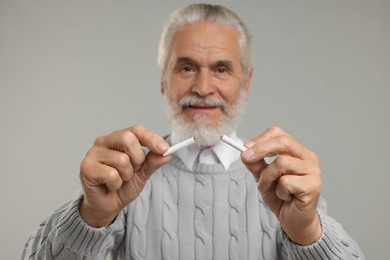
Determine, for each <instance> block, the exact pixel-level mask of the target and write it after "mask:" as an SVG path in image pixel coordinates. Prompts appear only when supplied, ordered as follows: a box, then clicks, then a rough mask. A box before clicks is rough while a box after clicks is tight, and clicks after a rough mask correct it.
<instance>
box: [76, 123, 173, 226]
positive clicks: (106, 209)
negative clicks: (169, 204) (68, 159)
mask: <svg viewBox="0 0 390 260" xmlns="http://www.w3.org/2000/svg"><path fill="white" fill-rule="evenodd" d="M143 147H146V148H148V149H149V150H150V151H149V152H148V153H147V154H145V152H144V149H143ZM168 148H169V145H168V143H167V142H166V141H165V140H164V139H163V138H161V137H160V136H159V135H157V134H155V133H153V132H151V131H150V130H149V129H147V128H146V127H144V126H134V127H130V128H127V129H125V130H119V131H115V132H113V133H111V134H110V135H106V136H101V137H98V138H97V139H96V140H95V143H94V145H93V147H92V148H91V149H90V150H89V151H88V153H87V155H86V156H85V158H84V160H83V161H82V162H81V166H80V179H81V183H82V186H83V193H84V197H83V200H82V202H81V206H80V214H81V217H82V218H83V219H84V221H85V222H86V223H87V224H88V225H90V226H93V227H103V226H106V225H109V224H110V223H111V222H112V221H113V220H114V219H115V217H116V216H117V215H118V214H119V212H120V211H121V210H122V209H123V208H124V207H126V206H127V205H128V204H129V203H130V202H132V201H133V200H134V199H135V198H137V196H138V195H139V194H140V193H141V191H142V189H143V187H144V186H145V184H146V181H147V180H148V179H149V177H150V176H151V175H152V174H153V172H155V171H156V170H157V169H158V168H160V167H161V166H162V165H163V164H165V163H166V162H168V161H169V159H170V158H171V156H168V157H163V156H162V154H163V153H164V152H165V151H166V150H168Z"/></svg>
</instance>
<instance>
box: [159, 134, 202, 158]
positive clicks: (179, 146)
mask: <svg viewBox="0 0 390 260" xmlns="http://www.w3.org/2000/svg"><path fill="white" fill-rule="evenodd" d="M193 143H196V142H195V137H191V138H188V139H187V140H184V141H183V142H181V143H178V144H175V145H173V146H171V147H169V149H168V150H167V151H166V152H165V153H164V154H163V156H164V157H167V156H168V155H171V154H172V153H174V152H176V151H177V150H180V149H182V148H184V147H186V146H189V145H190V144H193Z"/></svg>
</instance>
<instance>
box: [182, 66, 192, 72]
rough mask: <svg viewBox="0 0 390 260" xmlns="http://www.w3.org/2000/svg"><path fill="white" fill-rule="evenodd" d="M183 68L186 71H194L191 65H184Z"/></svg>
mask: <svg viewBox="0 0 390 260" xmlns="http://www.w3.org/2000/svg"><path fill="white" fill-rule="evenodd" d="M181 70H182V71H184V72H191V71H193V69H192V67H191V66H183V67H181Z"/></svg>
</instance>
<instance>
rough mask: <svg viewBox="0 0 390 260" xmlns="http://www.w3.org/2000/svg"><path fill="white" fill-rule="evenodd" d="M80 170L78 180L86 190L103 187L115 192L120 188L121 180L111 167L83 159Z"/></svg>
mask: <svg viewBox="0 0 390 260" xmlns="http://www.w3.org/2000/svg"><path fill="white" fill-rule="evenodd" d="M80 168H81V169H80V178H81V181H82V182H83V183H84V186H85V188H86V189H90V188H93V187H98V186H101V185H105V186H106V187H107V189H108V190H110V191H115V190H118V189H119V188H120V187H121V186H122V183H123V182H122V178H121V177H120V175H119V172H118V171H117V170H116V169H115V168H113V167H110V166H108V165H104V164H101V163H98V162H96V161H92V160H90V159H88V158H85V159H84V160H83V161H82V163H81V166H80Z"/></svg>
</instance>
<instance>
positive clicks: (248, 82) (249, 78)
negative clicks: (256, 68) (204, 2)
mask: <svg viewBox="0 0 390 260" xmlns="http://www.w3.org/2000/svg"><path fill="white" fill-rule="evenodd" d="M252 74H253V69H251V71H250V72H249V73H248V76H247V78H246V79H245V83H244V92H245V99H248V94H249V89H250V86H251V81H252Z"/></svg>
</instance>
